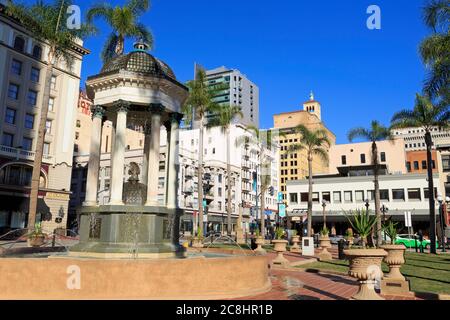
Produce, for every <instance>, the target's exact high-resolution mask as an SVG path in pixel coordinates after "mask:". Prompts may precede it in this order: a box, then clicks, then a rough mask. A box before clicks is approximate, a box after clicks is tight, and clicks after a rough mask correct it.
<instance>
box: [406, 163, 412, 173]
mask: <svg viewBox="0 0 450 320" xmlns="http://www.w3.org/2000/svg"><path fill="white" fill-rule="evenodd" d="M406 170H408V172H411V162H410V161H408V162H406Z"/></svg>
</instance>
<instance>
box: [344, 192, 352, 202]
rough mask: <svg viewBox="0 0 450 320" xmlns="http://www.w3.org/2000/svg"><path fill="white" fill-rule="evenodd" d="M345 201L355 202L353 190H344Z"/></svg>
mask: <svg viewBox="0 0 450 320" xmlns="http://www.w3.org/2000/svg"><path fill="white" fill-rule="evenodd" d="M344 201H345V202H353V194H352V192H351V191H344Z"/></svg>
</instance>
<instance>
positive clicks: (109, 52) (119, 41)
mask: <svg viewBox="0 0 450 320" xmlns="http://www.w3.org/2000/svg"><path fill="white" fill-rule="evenodd" d="M149 8H150V1H149V0H128V1H127V3H126V4H125V5H124V6H123V7H120V6H115V7H112V6H111V4H109V3H107V2H105V3H101V4H97V5H94V6H93V7H91V8H90V9H89V11H88V12H87V22H88V23H92V22H93V21H94V19H95V18H103V19H104V20H105V21H106V22H107V23H108V25H109V26H110V27H111V28H112V30H113V31H112V32H111V34H110V35H109V36H108V39H107V41H106V43H105V45H104V47H103V51H102V53H101V58H102V60H103V62H107V61H109V60H110V59H112V58H114V57H115V56H120V55H122V54H123V52H124V46H125V38H128V37H130V38H134V39H137V40H142V41H144V42H145V43H146V44H148V45H149V46H150V48H151V47H152V46H153V36H152V33H151V32H150V30H149V29H148V28H147V27H146V26H145V25H144V24H142V23H140V22H138V19H139V17H140V16H141V15H143V14H144V13H145V12H146V11H148V10H149Z"/></svg>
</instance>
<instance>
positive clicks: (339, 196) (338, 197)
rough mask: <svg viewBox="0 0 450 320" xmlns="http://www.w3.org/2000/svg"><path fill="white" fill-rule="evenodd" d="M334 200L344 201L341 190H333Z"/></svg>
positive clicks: (335, 201) (337, 201)
mask: <svg viewBox="0 0 450 320" xmlns="http://www.w3.org/2000/svg"><path fill="white" fill-rule="evenodd" d="M333 202H334V203H341V202H342V198H341V192H340V191H335V192H333Z"/></svg>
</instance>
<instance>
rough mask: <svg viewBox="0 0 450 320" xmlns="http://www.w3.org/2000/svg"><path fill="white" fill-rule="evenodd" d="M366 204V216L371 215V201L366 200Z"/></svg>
mask: <svg viewBox="0 0 450 320" xmlns="http://www.w3.org/2000/svg"><path fill="white" fill-rule="evenodd" d="M364 202H365V203H366V204H365V206H366V214H367V215H369V206H370V204H369V199H366V200H364Z"/></svg>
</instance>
